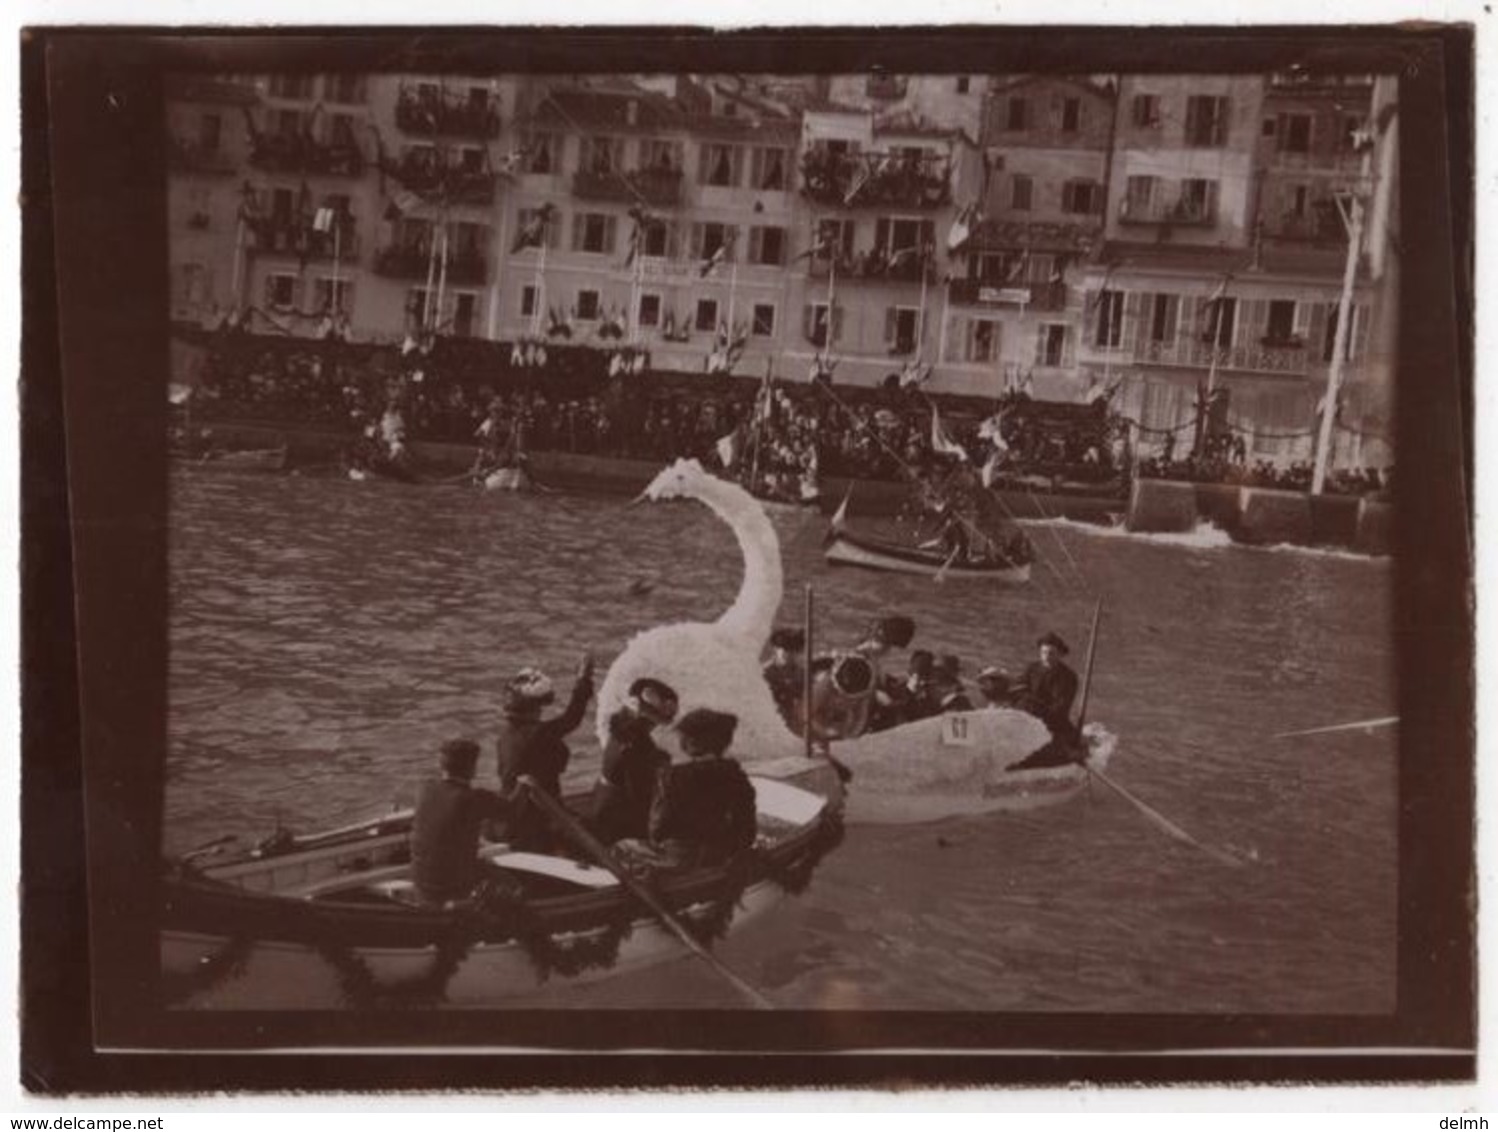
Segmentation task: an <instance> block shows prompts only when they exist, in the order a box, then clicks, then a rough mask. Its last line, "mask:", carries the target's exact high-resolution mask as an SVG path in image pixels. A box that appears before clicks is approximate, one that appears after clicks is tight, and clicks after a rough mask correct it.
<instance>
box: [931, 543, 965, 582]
mask: <svg viewBox="0 0 1498 1132" xmlns="http://www.w3.org/2000/svg"><path fill="white" fill-rule="evenodd" d="M961 549H962V548H961V547H959V546H954V547H953V548H952V553H951V554H949V555H947V560H946V561H945V562H943V563H942V564H941V569H940V570H938V571H937V572H936V577H935V578H933V579H932V581H935V582H945V581H946V580H947V569H948V567H950V566H951V565H952V563H954V562H956V561H957V552H958V551H959V550H961Z"/></svg>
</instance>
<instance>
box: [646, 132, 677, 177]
mask: <svg viewBox="0 0 1498 1132" xmlns="http://www.w3.org/2000/svg"><path fill="white" fill-rule="evenodd" d="M640 168H641V169H651V170H654V171H656V172H658V173H675V172H680V170H681V149H680V147H679V146H678V145H677V143H675V142H669V141H662V140H661V139H660V138H642V139H641V141H640Z"/></svg>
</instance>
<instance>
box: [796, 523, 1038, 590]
mask: <svg viewBox="0 0 1498 1132" xmlns="http://www.w3.org/2000/svg"><path fill="white" fill-rule="evenodd" d="M824 556H825V557H826V559H827V561H828V562H830V563H832V564H833V565H836V566H862V567H864V568H865V569H868V570H884V571H887V572H891V573H896V574H920V575H923V576H925V577H928V578H934V577H936V576H937V575H938V574H940V575H941V576H942V577H944V578H971V579H976V580H987V581H993V582H999V583H1002V584H1004V585H1020V584H1022V583H1024V582H1028V581H1029V580H1030V564H1029V563H1028V562H1024V563H1010V562H1008V561H1004V562H1002V564H998V565H983V566H975V565H971V564H968V563H962V562H956V561H954V562H952V563H951V565H947V557H946V555H943V554H933V553H930V552H927V551H923V550H917V549H915V548H912V547H906V546H900V545H898V544H895V543H887V542H881V541H878V540H875V539H869V538H865V537H863V536H859V535H852V534H849V533H848V532H847V531H846V530H842V529H839V528H834V529H833V531H832V532H831V533H830V534H829V535H828V543H827V549H826V551H825V552H824Z"/></svg>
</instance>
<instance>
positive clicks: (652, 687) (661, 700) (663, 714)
mask: <svg viewBox="0 0 1498 1132" xmlns="http://www.w3.org/2000/svg"><path fill="white" fill-rule="evenodd" d="M629 699H630V705H631V706H632V707H633V708H634V709H635V711H636V712H637V713H638V714H640V715H642V716H644V717H645V718H646V719H650V720H654V721H655V722H656V723H670V722H671V721H672V720H673V719H675V718H676V709H677V707H678V706H680V701H679V700H678V698H677V695H676V690H675V689H674V688H672V687H671V685H670V684H667V683H665V682H664V681H662V680H656V679H654V678H653V677H650V676H642V677H641V678H640V679H638V680H636V681H635V682H634V683H633V684H631V685H630V686H629Z"/></svg>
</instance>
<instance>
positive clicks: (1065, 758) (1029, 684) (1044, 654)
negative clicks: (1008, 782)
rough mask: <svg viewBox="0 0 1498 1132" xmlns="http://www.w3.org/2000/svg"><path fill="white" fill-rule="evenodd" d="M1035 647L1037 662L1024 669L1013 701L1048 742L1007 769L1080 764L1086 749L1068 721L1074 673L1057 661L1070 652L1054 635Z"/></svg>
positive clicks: (1074, 690) (1047, 635)
mask: <svg viewBox="0 0 1498 1132" xmlns="http://www.w3.org/2000/svg"><path fill="white" fill-rule="evenodd" d="M1037 644H1038V646H1039V649H1040V659H1038V660H1036V661H1034V662H1033V663H1031V664H1030V665H1029V666H1028V667H1026V669H1025V674H1024V676H1022V677H1021V678H1020V685H1019V688H1018V691H1017V695H1016V697H1015V701H1016V706H1018V707H1019V708H1020V709H1021V710H1023V711H1027V712H1029V713H1030V714H1031V715H1033V716H1035V717H1036V718H1037V719H1039V720H1040V721H1041V722H1042V723H1044V724H1045V725H1046V727H1047V728H1049V729H1050V732H1051V741H1050V742H1049V743H1047V744H1046V745H1045V746H1044V747H1041V748H1040V750H1038V751H1036V752H1035V753H1034V754H1032V755H1029V756H1028V757H1026V758H1025V759H1022V760H1021V761H1020V762H1017V763H1015V764H1014V765H1012V766H1010V767H1009V768H1008V769H1009V770H1030V769H1033V768H1035V767H1043V766H1061V765H1064V764H1066V763H1073V762H1080V761H1081V760H1082V759H1083V758H1085V757H1086V746H1085V745H1084V744H1083V743H1082V741H1081V735H1080V734H1079V733H1078V731H1077V728H1076V725H1075V724H1073V723H1072V721H1071V705H1072V701H1073V700H1074V699H1076V696H1077V674H1076V673H1075V672H1073V671H1072V670H1071V668H1070V667H1069V666H1068V665H1067V663H1066V662H1065V661H1064V660H1062V659H1061V658H1062V657H1064V656H1065V655H1066V654H1067V653H1068V652H1069V651H1070V650H1069V649H1068V648H1067V647H1066V642H1065V641H1063V640H1062V639H1061V638H1060V637H1059V636H1057V635H1056V634H1055V633H1047V634H1046V635H1045V636H1043V637H1041V638H1040V640H1039V641H1038V642H1037Z"/></svg>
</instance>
